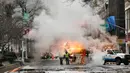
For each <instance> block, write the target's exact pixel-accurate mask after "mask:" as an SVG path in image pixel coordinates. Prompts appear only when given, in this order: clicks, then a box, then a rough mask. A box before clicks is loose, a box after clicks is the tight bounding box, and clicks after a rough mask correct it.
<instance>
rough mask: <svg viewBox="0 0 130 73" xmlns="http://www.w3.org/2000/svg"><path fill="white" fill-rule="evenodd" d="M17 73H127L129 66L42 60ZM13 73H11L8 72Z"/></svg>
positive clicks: (129, 70) (22, 68)
mask: <svg viewBox="0 0 130 73" xmlns="http://www.w3.org/2000/svg"><path fill="white" fill-rule="evenodd" d="M17 72H20V73H23V72H27V73H33V72H35V73H40V72H42V73H86V72H88V73H89V72H90V73H91V72H92V73H97V72H98V73H99V72H100V73H104V72H105V73H129V72H130V65H128V66H125V65H123V64H122V65H120V66H117V65H91V64H86V65H78V64H73V65H60V64H59V60H42V61H39V62H37V63H36V62H33V63H30V64H29V65H27V66H24V67H21V68H20V69H19V70H18V71H17ZM6 73H7V72H6ZM10 73H13V72H10Z"/></svg>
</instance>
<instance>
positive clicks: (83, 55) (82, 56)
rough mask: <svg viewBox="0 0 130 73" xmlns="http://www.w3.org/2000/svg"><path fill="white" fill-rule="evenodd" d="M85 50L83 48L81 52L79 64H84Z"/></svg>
mask: <svg viewBox="0 0 130 73" xmlns="http://www.w3.org/2000/svg"><path fill="white" fill-rule="evenodd" d="M85 57H86V50H85V49H84V50H83V51H82V53H81V64H85Z"/></svg>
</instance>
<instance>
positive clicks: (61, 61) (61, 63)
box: [59, 52, 63, 65]
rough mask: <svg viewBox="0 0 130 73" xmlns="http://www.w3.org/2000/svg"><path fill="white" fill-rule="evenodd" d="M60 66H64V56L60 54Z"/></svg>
mask: <svg viewBox="0 0 130 73" xmlns="http://www.w3.org/2000/svg"><path fill="white" fill-rule="evenodd" d="M59 59H60V65H63V55H62V53H61V52H59Z"/></svg>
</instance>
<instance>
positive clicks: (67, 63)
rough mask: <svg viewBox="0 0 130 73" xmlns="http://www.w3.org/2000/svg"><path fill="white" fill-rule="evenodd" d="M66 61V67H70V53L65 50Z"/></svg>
mask: <svg viewBox="0 0 130 73" xmlns="http://www.w3.org/2000/svg"><path fill="white" fill-rule="evenodd" d="M64 57H65V61H66V65H69V53H68V52H67V50H65V55H64Z"/></svg>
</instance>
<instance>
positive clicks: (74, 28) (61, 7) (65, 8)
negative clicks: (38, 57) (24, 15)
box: [28, 0, 105, 61]
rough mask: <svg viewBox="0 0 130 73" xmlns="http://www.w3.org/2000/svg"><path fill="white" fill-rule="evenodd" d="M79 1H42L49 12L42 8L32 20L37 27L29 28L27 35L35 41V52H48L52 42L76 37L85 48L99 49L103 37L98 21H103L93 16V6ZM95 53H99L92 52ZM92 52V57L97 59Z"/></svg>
mask: <svg viewBox="0 0 130 73" xmlns="http://www.w3.org/2000/svg"><path fill="white" fill-rule="evenodd" d="M81 3H82V2H79V0H75V1H74V2H73V3H68V2H65V1H63V0H43V4H44V5H45V6H46V7H48V8H49V11H50V12H49V13H50V14H46V10H43V11H42V13H41V14H40V15H39V16H38V17H36V18H35V19H34V22H35V24H34V28H38V29H37V30H36V29H32V31H31V32H30V33H29V35H28V37H29V38H31V39H34V40H36V44H35V48H36V50H37V52H38V53H42V52H45V51H48V50H49V47H50V46H51V45H52V44H54V43H55V44H56V42H57V41H56V40H57V39H63V40H76V41H79V42H82V43H84V45H85V46H86V48H93V47H94V48H96V49H101V46H100V45H101V44H102V40H104V39H102V37H101V36H100V33H99V31H100V32H102V33H103V34H104V33H105V32H104V31H103V30H102V29H101V28H100V24H103V23H104V21H103V20H102V19H101V18H100V17H99V16H98V15H94V14H93V9H91V8H90V7H89V6H88V5H86V6H84V7H82V5H81ZM70 4H71V5H70ZM88 34H90V35H91V36H88ZM83 35H86V36H83ZM98 36H99V37H98ZM103 42H105V41H103ZM94 43H95V44H94ZM58 45H59V44H58ZM97 46H98V47H97ZM56 48H58V47H56ZM93 50H94V49H93ZM97 53H100V52H99V51H98V52H95V54H97ZM55 54H56V53H55ZM95 54H94V59H96V58H95V57H96V56H95ZM100 56H101V55H100ZM97 61H99V60H97Z"/></svg>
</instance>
